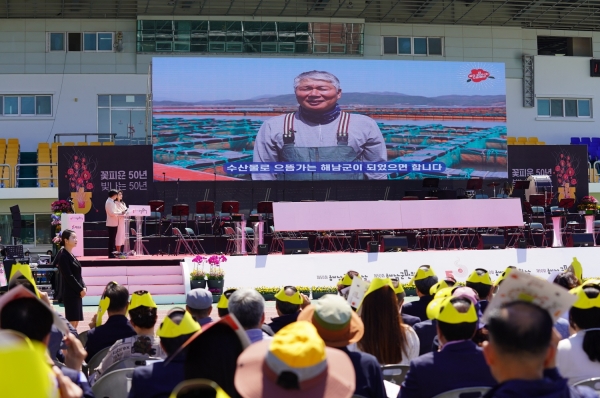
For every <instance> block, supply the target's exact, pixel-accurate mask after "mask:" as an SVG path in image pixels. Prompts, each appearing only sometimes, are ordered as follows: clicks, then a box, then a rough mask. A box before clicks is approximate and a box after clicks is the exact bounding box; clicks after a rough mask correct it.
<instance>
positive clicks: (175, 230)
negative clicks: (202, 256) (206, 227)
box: [173, 227, 197, 255]
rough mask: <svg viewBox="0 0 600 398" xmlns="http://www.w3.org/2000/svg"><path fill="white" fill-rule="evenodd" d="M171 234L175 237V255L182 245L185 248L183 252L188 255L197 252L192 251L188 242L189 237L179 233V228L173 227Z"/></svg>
mask: <svg viewBox="0 0 600 398" xmlns="http://www.w3.org/2000/svg"><path fill="white" fill-rule="evenodd" d="M173 236H176V237H177V246H175V255H178V254H179V250H181V247H182V246H183V248H184V249H185V250H186V252H185V254H189V255H192V254H197V253H194V250H193V249H192V247H191V246H190V245H189V243H188V242H189V241H190V239H189V238H187V239H186V237H185V236H183V234H182V233H181V231H180V230H179V228H176V227H173Z"/></svg>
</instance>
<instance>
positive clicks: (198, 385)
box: [169, 379, 229, 398]
mask: <svg viewBox="0 0 600 398" xmlns="http://www.w3.org/2000/svg"><path fill="white" fill-rule="evenodd" d="M208 388H212V389H213V390H214V391H215V392H216V395H215V398H229V395H227V393H226V392H225V391H223V389H222V388H221V387H219V385H218V384H217V383H215V382H214V381H210V380H206V379H192V380H185V381H182V382H181V383H179V384H177V386H175V388H174V389H173V392H172V393H171V395H169V398H177V397H178V396H179V394H186V393H188V392H192V391H206V390H207V389H208Z"/></svg>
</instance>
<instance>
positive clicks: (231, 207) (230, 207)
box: [229, 205, 233, 214]
mask: <svg viewBox="0 0 600 398" xmlns="http://www.w3.org/2000/svg"><path fill="white" fill-rule="evenodd" d="M229 209H230V210H231V214H233V206H232V205H229Z"/></svg>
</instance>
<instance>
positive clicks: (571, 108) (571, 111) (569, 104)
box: [565, 100, 577, 117]
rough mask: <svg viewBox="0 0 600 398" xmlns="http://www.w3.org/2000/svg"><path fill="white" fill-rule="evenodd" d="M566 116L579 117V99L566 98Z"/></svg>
mask: <svg viewBox="0 0 600 398" xmlns="http://www.w3.org/2000/svg"><path fill="white" fill-rule="evenodd" d="M565 116H569V117H577V100H565Z"/></svg>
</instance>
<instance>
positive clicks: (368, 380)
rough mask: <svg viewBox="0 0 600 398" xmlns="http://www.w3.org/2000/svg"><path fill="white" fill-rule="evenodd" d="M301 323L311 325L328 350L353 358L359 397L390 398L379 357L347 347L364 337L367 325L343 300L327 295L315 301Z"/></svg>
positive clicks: (306, 309) (302, 317)
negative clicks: (387, 393)
mask: <svg viewBox="0 0 600 398" xmlns="http://www.w3.org/2000/svg"><path fill="white" fill-rule="evenodd" d="M298 320H299V321H308V322H311V323H312V324H313V325H314V326H315V328H316V329H317V332H318V333H319V336H321V338H322V339H323V341H325V345H326V346H327V347H333V348H338V349H339V350H341V351H343V352H345V353H346V355H348V356H349V357H350V360H351V361H352V366H353V367H354V372H355V374H356V380H355V382H356V390H355V391H354V394H355V395H359V396H361V397H365V398H386V393H385V387H384V385H383V375H382V373H381V367H380V366H379V363H378V362H377V358H375V357H374V356H373V355H371V354H367V353H365V352H351V351H350V350H348V348H347V346H348V345H350V344H354V343H356V342H358V341H359V340H360V339H361V338H362V336H363V334H364V325H363V323H362V320H361V319H360V317H359V316H358V315H357V314H356V313H355V312H354V311H353V310H352V307H350V304H348V302H347V301H346V300H344V298H343V297H340V296H334V295H333V294H327V295H325V296H323V297H322V298H320V299H319V300H315V301H314V302H313V303H312V304H311V305H309V306H308V307H306V308H305V309H304V310H303V311H302V312H301V313H300V315H299V316H298Z"/></svg>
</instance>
